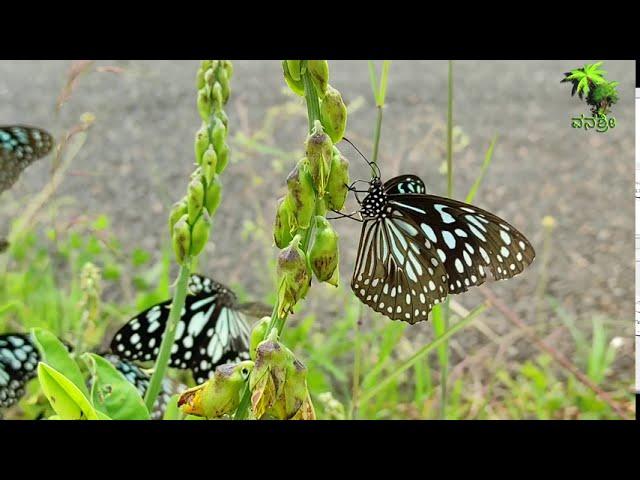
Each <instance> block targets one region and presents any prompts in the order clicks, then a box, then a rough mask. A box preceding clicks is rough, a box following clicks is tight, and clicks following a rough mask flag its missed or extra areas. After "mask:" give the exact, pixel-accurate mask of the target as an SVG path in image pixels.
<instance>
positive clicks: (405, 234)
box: [350, 159, 535, 324]
mask: <svg viewBox="0 0 640 480" xmlns="http://www.w3.org/2000/svg"><path fill="white" fill-rule="evenodd" d="M365 160H366V159H365ZM368 163H369V164H370V165H371V166H372V168H373V167H374V166H375V164H372V163H370V162H368ZM350 189H351V190H353V191H355V192H358V190H355V189H354V188H353V187H350ZM366 193H367V195H366V196H365V197H364V199H363V200H360V199H359V198H358V197H357V193H356V198H357V199H358V203H359V204H360V210H359V212H358V213H359V214H360V217H361V219H362V222H363V225H362V233H361V235H360V244H359V248H358V256H357V259H356V266H355V270H354V272H353V278H352V280H351V288H352V290H353V292H354V293H355V294H356V296H357V297H358V298H359V299H360V300H361V301H362V302H364V303H365V304H367V305H369V306H370V307H371V308H372V309H373V310H375V311H376V312H379V313H382V314H383V315H385V316H387V317H389V318H390V319H392V320H402V321H405V322H408V323H411V324H414V323H416V322H420V321H424V320H427V319H428V316H429V312H430V311H431V309H432V308H433V306H434V305H436V304H438V303H441V302H442V301H444V300H445V299H446V298H447V295H449V294H457V293H462V292H465V291H467V290H468V289H469V287H471V286H478V285H481V284H483V283H484V282H485V280H486V278H487V276H488V275H489V273H490V274H491V275H492V277H493V278H494V279H496V280H502V279H506V278H511V277H513V276H515V275H517V274H518V273H520V272H522V271H523V270H524V269H525V268H526V267H527V266H528V265H529V264H531V262H532V261H533V259H534V257H535V251H534V249H533V247H532V246H531V243H530V242H529V241H528V240H527V239H526V237H525V236H524V235H523V234H522V233H520V232H519V231H518V230H516V228H514V227H513V226H512V225H510V224H509V223H507V222H506V221H504V220H503V219H501V218H499V217H497V216H496V215H494V214H492V213H489V212H487V211H486V210H482V209H480V208H478V207H475V206H473V205H469V204H466V203H463V202H460V201H458V200H453V199H451V198H446V197H440V196H436V195H429V194H427V193H426V187H425V184H424V182H423V181H422V180H421V179H420V177H418V176H416V175H401V176H398V177H395V178H392V179H390V180H388V181H387V182H385V183H384V184H383V183H382V181H381V180H380V176H379V171H378V170H377V167H376V169H375V170H374V174H373V178H372V180H371V181H370V182H369V188H368V190H366Z"/></svg>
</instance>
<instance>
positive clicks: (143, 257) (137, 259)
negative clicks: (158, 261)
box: [131, 248, 151, 267]
mask: <svg viewBox="0 0 640 480" xmlns="http://www.w3.org/2000/svg"><path fill="white" fill-rule="evenodd" d="M150 259H151V254H150V253H149V252H147V251H146V250H142V249H140V248H136V249H135V250H134V251H133V253H132V254H131V262H132V263H133V266H134V267H139V266H141V265H144V264H145V263H147V262H148V261H149V260H150Z"/></svg>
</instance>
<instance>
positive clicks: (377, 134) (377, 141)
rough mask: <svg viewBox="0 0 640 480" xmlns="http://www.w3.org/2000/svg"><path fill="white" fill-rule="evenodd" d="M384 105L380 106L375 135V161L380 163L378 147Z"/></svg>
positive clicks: (373, 160) (373, 159)
mask: <svg viewBox="0 0 640 480" xmlns="http://www.w3.org/2000/svg"><path fill="white" fill-rule="evenodd" d="M382 107H383V105H380V106H378V118H377V121H376V130H375V133H374V136H373V158H372V160H371V161H372V162H373V163H376V164H377V163H378V147H379V145H380V133H381V131H382Z"/></svg>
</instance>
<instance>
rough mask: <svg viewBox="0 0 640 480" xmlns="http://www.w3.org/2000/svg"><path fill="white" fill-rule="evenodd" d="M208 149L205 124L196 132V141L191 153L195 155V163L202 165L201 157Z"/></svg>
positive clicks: (207, 131) (207, 134)
mask: <svg viewBox="0 0 640 480" xmlns="http://www.w3.org/2000/svg"><path fill="white" fill-rule="evenodd" d="M207 148H209V130H208V129H207V125H206V124H205V123H203V124H202V126H201V127H200V130H198V131H197V132H196V139H195V142H194V146H193V151H194V152H195V155H196V163H197V164H198V165H200V164H201V163H202V156H203V155H204V152H206V151H207Z"/></svg>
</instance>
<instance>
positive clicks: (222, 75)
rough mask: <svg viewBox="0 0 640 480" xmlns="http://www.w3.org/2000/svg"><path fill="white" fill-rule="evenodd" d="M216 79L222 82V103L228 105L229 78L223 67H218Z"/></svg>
mask: <svg viewBox="0 0 640 480" xmlns="http://www.w3.org/2000/svg"><path fill="white" fill-rule="evenodd" d="M216 78H217V79H218V82H220V87H221V92H222V103H227V100H229V93H230V91H229V78H228V77H227V71H226V70H225V69H224V68H223V67H222V66H220V67H218V69H217V70H216Z"/></svg>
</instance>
